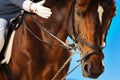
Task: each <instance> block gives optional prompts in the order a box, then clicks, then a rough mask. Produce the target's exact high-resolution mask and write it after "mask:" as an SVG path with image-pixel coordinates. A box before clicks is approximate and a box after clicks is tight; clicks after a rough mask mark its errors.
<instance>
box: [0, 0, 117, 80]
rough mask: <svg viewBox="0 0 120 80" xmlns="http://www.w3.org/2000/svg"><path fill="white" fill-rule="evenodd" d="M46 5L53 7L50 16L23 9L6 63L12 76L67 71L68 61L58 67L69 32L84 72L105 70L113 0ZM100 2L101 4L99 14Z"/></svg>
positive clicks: (51, 0)
mask: <svg viewBox="0 0 120 80" xmlns="http://www.w3.org/2000/svg"><path fill="white" fill-rule="evenodd" d="M37 1H40V0H36V1H35V2H37ZM45 6H47V7H49V8H51V10H52V16H51V17H50V18H48V19H43V18H41V17H39V16H37V15H36V14H32V13H27V12H26V13H24V18H23V21H22V23H21V25H20V27H19V28H18V29H17V30H16V33H15V36H14V41H13V46H12V56H11V60H10V62H9V64H8V65H7V66H8V68H9V70H10V77H11V80H61V79H62V78H63V77H64V76H65V75H66V74H67V72H68V69H69V66H70V62H67V64H66V66H65V67H64V68H63V69H62V70H61V71H60V69H61V66H63V64H64V63H65V61H66V60H67V59H68V58H69V57H70V56H71V55H72V52H71V49H73V47H71V46H69V45H68V43H67V41H66V40H67V37H68V36H70V37H71V38H72V40H73V41H74V42H75V43H76V44H77V45H78V49H79V51H80V52H81V53H80V56H81V59H80V60H79V61H80V62H81V69H82V74H83V76H84V77H88V78H98V77H99V76H100V75H101V74H102V73H103V72H104V65H103V62H102V61H103V58H104V54H103V51H102V49H103V48H104V47H105V44H104V43H105V39H106V35H107V32H108V29H109V26H110V22H111V20H112V18H113V16H114V15H115V10H116V8H115V1H114V0H46V2H45ZM100 6H102V8H103V13H102V15H101V16H100V15H99V14H100V12H99V11H98V8H99V7H100ZM63 43H65V44H63ZM58 72H60V73H59V74H57V73H58ZM7 78H8V77H7V75H6V73H5V72H4V69H2V68H0V79H2V80H7ZM63 80H65V79H63Z"/></svg>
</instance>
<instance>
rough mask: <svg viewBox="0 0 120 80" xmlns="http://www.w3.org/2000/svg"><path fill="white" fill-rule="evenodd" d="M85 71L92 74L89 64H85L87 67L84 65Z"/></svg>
mask: <svg viewBox="0 0 120 80" xmlns="http://www.w3.org/2000/svg"><path fill="white" fill-rule="evenodd" d="M84 70H85V72H87V73H89V72H90V66H89V64H85V65H84Z"/></svg>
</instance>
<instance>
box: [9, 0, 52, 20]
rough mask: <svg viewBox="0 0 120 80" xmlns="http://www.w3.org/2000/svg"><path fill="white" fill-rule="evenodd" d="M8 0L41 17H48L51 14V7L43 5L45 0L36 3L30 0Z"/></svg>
mask: <svg viewBox="0 0 120 80" xmlns="http://www.w3.org/2000/svg"><path fill="white" fill-rule="evenodd" d="M10 1H11V3H13V4H15V5H16V6H19V7H20V8H22V9H24V10H25V11H28V12H32V13H36V14H37V15H39V16H41V17H43V18H48V17H50V16H51V14H52V12H51V9H49V8H47V7H45V6H43V4H44V3H45V0H42V1H40V2H37V3H34V2H32V1H30V0H10Z"/></svg>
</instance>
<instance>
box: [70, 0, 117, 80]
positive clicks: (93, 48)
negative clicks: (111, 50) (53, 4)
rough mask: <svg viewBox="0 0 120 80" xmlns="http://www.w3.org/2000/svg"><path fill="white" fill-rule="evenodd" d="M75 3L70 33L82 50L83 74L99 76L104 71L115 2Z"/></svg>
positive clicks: (108, 0)
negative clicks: (106, 45)
mask: <svg viewBox="0 0 120 80" xmlns="http://www.w3.org/2000/svg"><path fill="white" fill-rule="evenodd" d="M73 5H74V7H72V8H71V13H70V15H71V16H72V17H71V19H72V20H71V22H70V23H69V26H70V25H71V26H72V27H71V28H69V32H70V33H69V34H70V36H71V37H72V38H73V39H74V41H75V42H76V43H77V44H78V49H79V50H80V51H81V54H80V55H81V60H80V61H81V63H82V73H83V76H85V77H89V78H97V77H98V76H99V75H100V74H101V73H103V71H104V65H103V62H102V61H103V58H104V54H103V51H102V49H103V48H104V47H105V38H106V34H107V31H108V28H109V26H110V22H111V20H112V17H113V16H114V15H115V9H116V8H115V4H114V1H113V0H94V1H93V0H76V1H75V0H74V4H73ZM72 12H74V13H72Z"/></svg>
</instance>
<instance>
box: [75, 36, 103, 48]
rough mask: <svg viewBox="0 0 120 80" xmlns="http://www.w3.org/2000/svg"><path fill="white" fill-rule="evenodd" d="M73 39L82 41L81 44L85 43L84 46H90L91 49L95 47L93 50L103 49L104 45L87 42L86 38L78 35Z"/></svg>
mask: <svg viewBox="0 0 120 80" xmlns="http://www.w3.org/2000/svg"><path fill="white" fill-rule="evenodd" d="M75 41H77V42H80V43H82V44H84V45H86V46H88V47H90V48H92V49H95V50H101V49H103V48H104V47H105V45H101V46H97V45H94V44H92V43H90V42H88V41H86V40H84V39H82V38H79V37H77V38H76V39H75Z"/></svg>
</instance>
